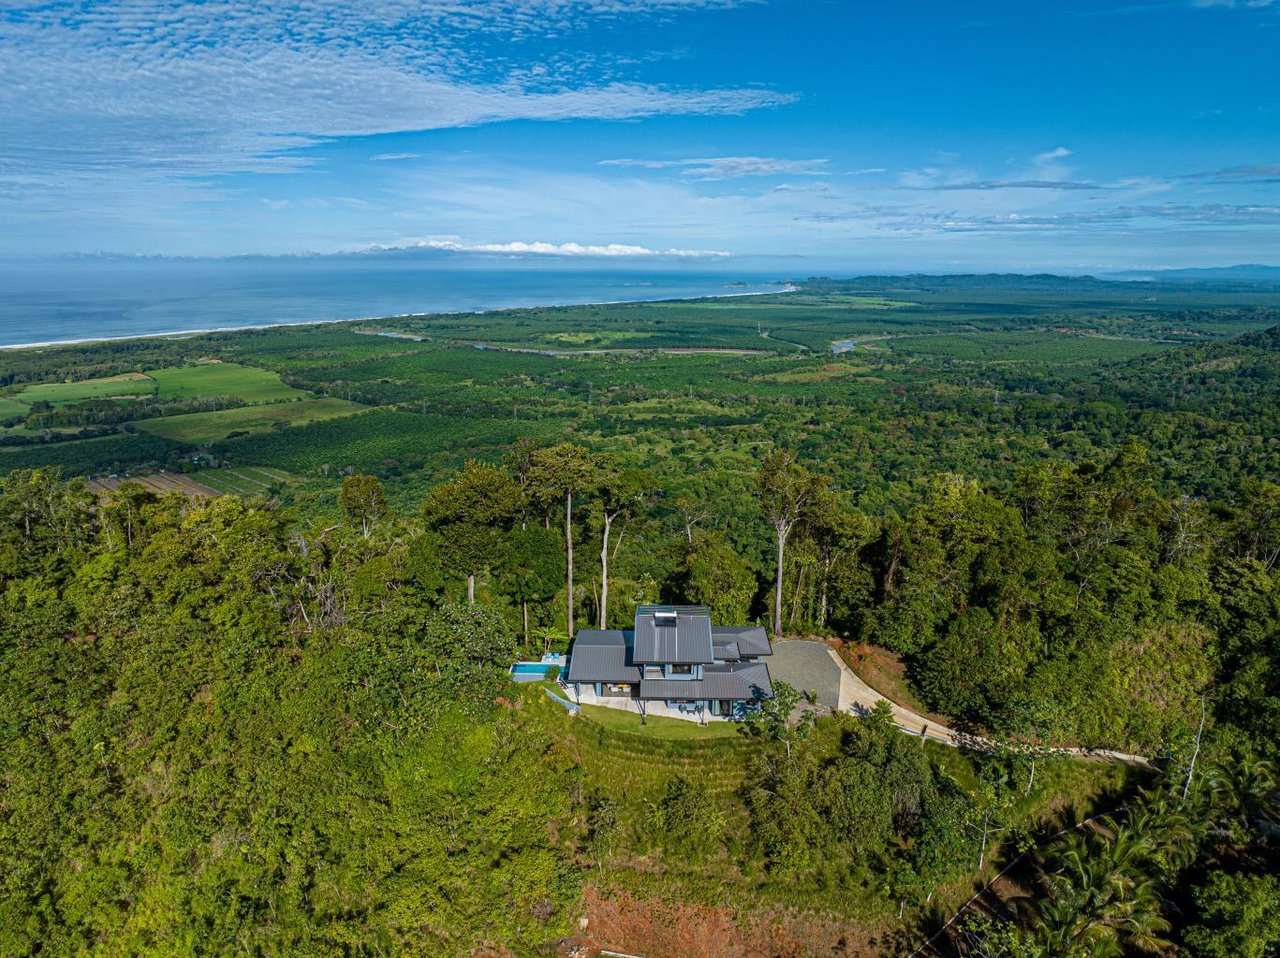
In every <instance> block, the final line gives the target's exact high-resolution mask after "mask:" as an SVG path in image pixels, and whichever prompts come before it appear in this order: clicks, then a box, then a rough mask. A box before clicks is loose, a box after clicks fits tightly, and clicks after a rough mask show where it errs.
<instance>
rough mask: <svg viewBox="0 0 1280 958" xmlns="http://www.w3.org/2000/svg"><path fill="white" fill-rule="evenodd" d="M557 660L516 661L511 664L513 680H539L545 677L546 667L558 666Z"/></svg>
mask: <svg viewBox="0 0 1280 958" xmlns="http://www.w3.org/2000/svg"><path fill="white" fill-rule="evenodd" d="M559 665H560V663H559V662H517V663H516V664H515V665H513V666H511V680H512V681H513V682H541V681H542V680H543V679H545V678H546V677H547V669H549V668H553V667H559Z"/></svg>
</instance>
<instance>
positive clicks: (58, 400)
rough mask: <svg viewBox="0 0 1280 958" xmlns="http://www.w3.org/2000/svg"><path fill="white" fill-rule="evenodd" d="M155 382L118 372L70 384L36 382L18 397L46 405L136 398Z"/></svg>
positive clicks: (152, 388)
mask: <svg viewBox="0 0 1280 958" xmlns="http://www.w3.org/2000/svg"><path fill="white" fill-rule="evenodd" d="M155 389H156V384H155V381H154V380H152V379H151V377H150V376H147V375H145V374H143V373H122V374H121V375H119V376H104V377H102V378H100V379H82V380H80V381H78V382H70V383H37V384H36V385H34V386H28V387H27V388H26V389H24V390H23V391H22V392H21V393H19V394H18V398H19V399H20V401H21V402H24V403H28V404H29V403H35V402H47V403H49V404H50V405H52V406H67V405H70V404H71V403H78V402H84V401H85V400H86V399H114V398H122V399H136V398H137V397H139V396H150V395H152V394H153V393H154V392H155Z"/></svg>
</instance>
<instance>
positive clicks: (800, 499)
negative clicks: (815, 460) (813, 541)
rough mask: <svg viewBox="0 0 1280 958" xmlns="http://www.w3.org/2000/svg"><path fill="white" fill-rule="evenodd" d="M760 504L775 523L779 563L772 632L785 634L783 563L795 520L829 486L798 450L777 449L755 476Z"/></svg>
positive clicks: (765, 459)
mask: <svg viewBox="0 0 1280 958" xmlns="http://www.w3.org/2000/svg"><path fill="white" fill-rule="evenodd" d="M756 484H757V488H758V491H759V495H760V505H761V506H762V507H763V509H764V514H765V515H766V516H767V517H768V518H769V521H770V522H772V523H773V530H774V534H775V537H776V541H777V549H778V563H777V571H776V573H775V575H774V583H773V634H774V637H775V638H776V637H778V636H780V635H781V634H782V563H783V558H784V555H785V552H786V548H787V538H788V537H789V536H790V535H791V530H792V529H794V528H795V526H796V523H798V522H799V521H800V520H801V519H803V518H804V517H805V516H806V515H807V514H808V512H809V510H810V509H811V508H812V506H813V503H814V501H815V500H816V499H817V497H818V496H819V495H820V494H821V492H822V490H823V489H824V488H825V487H826V480H825V479H823V478H822V477H820V476H815V475H813V474H812V473H811V472H809V470H807V469H805V468H804V467H803V466H801V465H800V464H799V463H798V462H796V458H795V454H794V453H793V452H791V451H789V450H786V449H778V450H775V451H773V452H771V453H769V454H768V455H767V456H765V457H764V462H762V463H761V464H760V471H759V473H758V474H757V476H756Z"/></svg>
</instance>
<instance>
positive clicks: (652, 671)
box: [644, 665, 662, 679]
mask: <svg viewBox="0 0 1280 958" xmlns="http://www.w3.org/2000/svg"><path fill="white" fill-rule="evenodd" d="M644 677H645V678H646V679H660V678H662V666H661V665H646V666H645V667H644Z"/></svg>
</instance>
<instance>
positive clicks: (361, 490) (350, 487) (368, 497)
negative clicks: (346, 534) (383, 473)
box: [338, 473, 387, 539]
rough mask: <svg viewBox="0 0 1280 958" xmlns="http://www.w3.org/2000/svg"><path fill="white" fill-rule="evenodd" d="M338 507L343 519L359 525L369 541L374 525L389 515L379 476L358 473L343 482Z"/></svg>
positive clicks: (385, 495)
mask: <svg viewBox="0 0 1280 958" xmlns="http://www.w3.org/2000/svg"><path fill="white" fill-rule="evenodd" d="M338 507H339V508H340V509H341V510H342V515H343V517H344V518H345V519H346V520H347V521H348V522H350V523H351V524H352V525H358V526H359V527H360V532H361V534H362V535H363V536H364V537H365V538H366V539H367V538H369V533H370V531H372V529H373V523H374V522H375V521H376V520H378V519H381V518H382V517H383V516H385V515H386V514H387V494H386V493H385V492H384V491H383V490H382V483H381V482H379V481H378V477H377V476H366V475H364V474H363V473H356V474H355V475H354V476H347V478H345V479H343V480H342V489H341V491H340V492H339V493H338Z"/></svg>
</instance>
